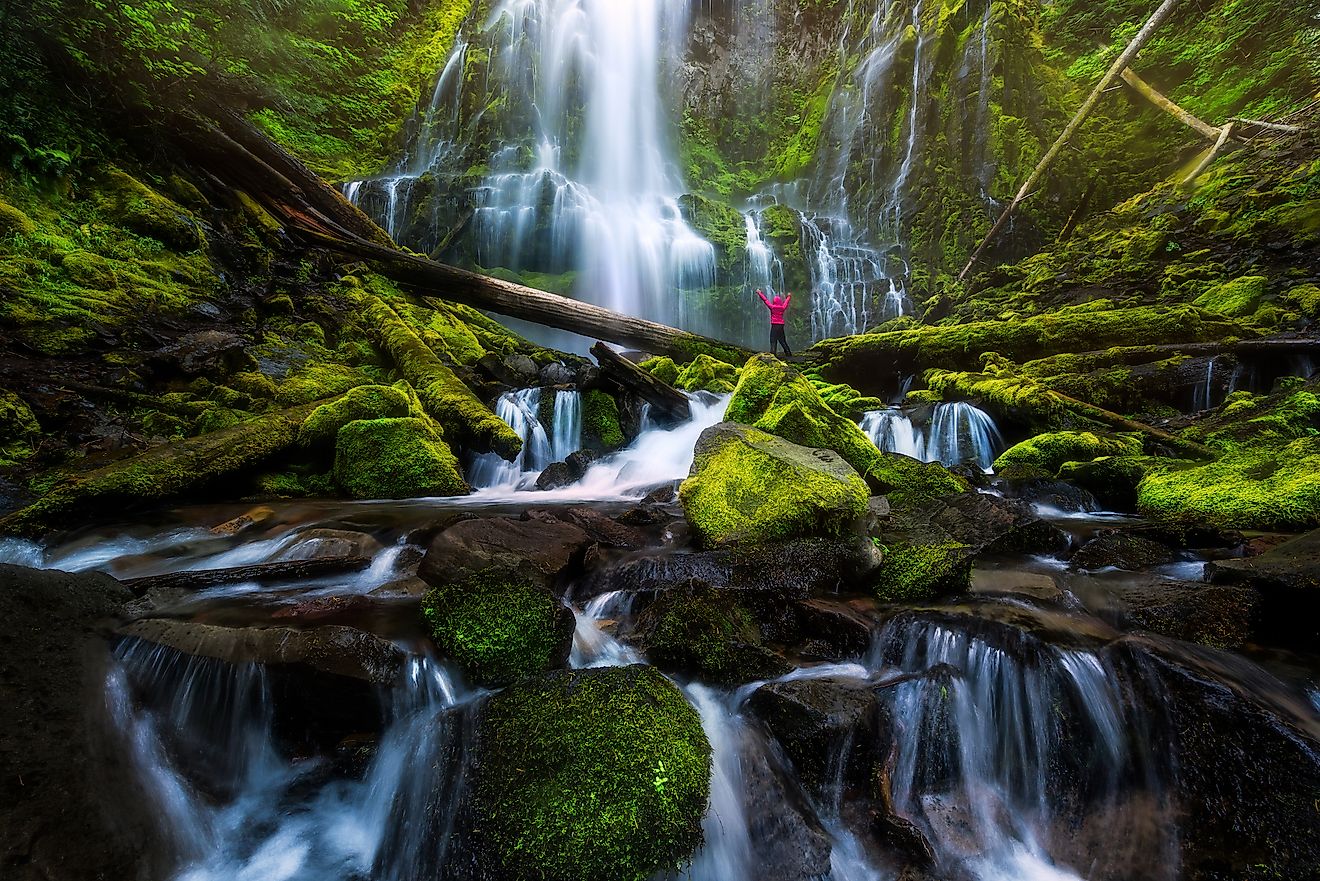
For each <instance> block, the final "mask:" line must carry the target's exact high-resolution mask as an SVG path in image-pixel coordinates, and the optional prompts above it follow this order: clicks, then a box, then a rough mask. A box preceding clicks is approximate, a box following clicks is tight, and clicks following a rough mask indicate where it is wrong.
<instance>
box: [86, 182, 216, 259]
mask: <svg viewBox="0 0 1320 881" xmlns="http://www.w3.org/2000/svg"><path fill="white" fill-rule="evenodd" d="M103 177H104V179H103V181H102V186H101V187H100V188H99V189H98V190H97V192H96V198H97V207H98V208H99V209H100V210H101V211H102V212H104V213H105V214H106V216H108V217H109V218H111V219H112V220H114V221H115V222H116V223H121V224H123V225H124V226H126V227H128V228H129V229H132V230H135V231H136V232H139V233H141V234H142V235H144V236H150V237H151V238H154V239H157V240H159V241H161V242H163V243H165V244H167V245H171V246H173V247H175V248H178V249H179V250H181V251H195V250H197V249H199V248H202V247H204V246H205V245H206V236H205V234H203V232H202V227H201V224H200V223H199V222H198V220H197V218H196V217H194V216H193V215H192V213H191V212H189V211H187V210H186V209H184V208H183V207H181V206H179V205H177V204H175V203H174V202H172V201H170V200H169V199H167V198H166V197H164V196H162V195H161V194H160V193H158V192H156V191H155V190H154V189H152V188H151V187H149V186H147V185H146V184H145V183H143V182H142V181H140V180H138V179H137V178H135V177H133V176H131V175H129V174H127V173H125V172H124V171H122V170H120V169H118V168H115V167H113V166H111V167H109V168H107V169H106V170H105V173H104V176H103Z"/></svg>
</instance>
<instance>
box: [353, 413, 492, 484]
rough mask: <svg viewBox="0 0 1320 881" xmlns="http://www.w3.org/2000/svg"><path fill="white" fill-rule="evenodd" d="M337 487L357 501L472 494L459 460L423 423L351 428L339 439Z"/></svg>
mask: <svg viewBox="0 0 1320 881" xmlns="http://www.w3.org/2000/svg"><path fill="white" fill-rule="evenodd" d="M334 474H335V482H336V483H338V484H339V485H340V486H341V487H343V488H344V490H345V491H346V492H347V493H348V494H349V495H350V496H352V497H353V498H357V499H409V498H416V497H419V496H459V495H467V494H468V493H469V492H471V490H470V488H469V487H468V485H467V483H466V482H465V481H464V480H463V474H462V472H461V471H460V470H459V465H458V458H457V457H456V456H455V455H454V454H453V452H451V451H450V449H449V446H448V445H447V444H446V443H445V442H444V440H443V439H442V438H441V437H440V435H439V434H437V433H436V431H435V429H434V428H433V427H432V425H431V424H429V423H428V422H425V421H423V420H421V419H371V420H360V421H357V422H350V423H349V424H348V425H345V426H344V427H343V428H341V429H339V434H338V435H337V436H336V438H335V470H334Z"/></svg>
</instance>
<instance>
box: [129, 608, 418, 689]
mask: <svg viewBox="0 0 1320 881" xmlns="http://www.w3.org/2000/svg"><path fill="white" fill-rule="evenodd" d="M119 632H120V633H121V634H122V635H124V636H129V637H134V638H136V639H141V640H143V641H145V642H150V643H154V644H156V645H163V646H167V647H169V648H172V649H174V650H175V651H178V652H182V653H183V654H186V655H193V656H195V657H202V658H213V659H215V660H217V661H224V662H226V663H229V664H264V665H267V666H281V665H286V666H297V667H303V668H306V669H307V670H309V671H314V672H316V673H325V674H329V675H331V676H335V677H342V678H346V679H356V680H360V681H362V682H370V683H374V684H376V685H389V684H392V683H393V682H394V681H395V679H397V678H398V675H399V671H400V670H401V669H402V667H403V662H404V658H405V655H404V653H403V650H402V649H400V648H398V647H397V646H395V645H394V644H393V643H390V642H387V641H386V640H383V639H381V638H380V637H377V636H373V635H372V634H370V633H367V632H365V631H362V630H357V629H355V628H352V627H339V626H326V627H316V628H313V629H311V630H293V629H290V628H286V627H218V626H216V625H213V624H200V623H197V622H193V621H174V620H166V619H163V618H157V619H151V620H146V621H137V622H134V623H132V624H129V625H127V626H125V627H123V628H122V629H121V630H120V631H119Z"/></svg>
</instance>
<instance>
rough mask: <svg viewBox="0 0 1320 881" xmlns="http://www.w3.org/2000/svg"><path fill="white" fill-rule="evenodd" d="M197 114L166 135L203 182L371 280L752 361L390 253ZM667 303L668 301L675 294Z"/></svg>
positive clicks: (572, 326)
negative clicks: (250, 204)
mask: <svg viewBox="0 0 1320 881" xmlns="http://www.w3.org/2000/svg"><path fill="white" fill-rule="evenodd" d="M205 110H206V112H207V113H208V114H209V115H210V116H211V117H213V118H214V122H211V121H208V120H204V119H199V118H196V117H180V118H179V119H178V120H177V122H178V125H177V126H176V134H177V136H178V137H179V139H180V141H181V143H182V146H183V147H184V148H185V149H186V150H187V151H188V153H189V155H190V156H191V157H192V158H193V159H194V160H195V161H197V162H198V163H199V164H201V165H202V166H203V167H205V168H206V169H207V171H208V172H209V173H210V174H211V175H213V176H214V177H215V178H216V179H218V180H220V181H222V182H225V183H226V184H227V185H229V186H231V187H234V188H236V189H239V190H243V191H244V192H246V193H248V194H249V195H250V196H252V197H253V198H254V199H256V200H257V201H258V202H260V203H261V205H262V206H263V207H264V208H266V209H267V210H268V211H270V212H271V214H272V215H274V216H275V217H276V218H277V219H279V220H280V222H281V223H283V224H284V226H285V228H286V230H287V231H288V232H290V233H291V234H296V235H299V236H301V237H302V238H304V239H306V240H307V241H309V242H311V243H313V244H315V245H318V246H320V247H323V248H325V249H327V250H330V251H335V252H337V253H339V254H343V255H345V256H348V257H352V258H354V259H358V260H365V261H369V262H370V263H371V264H372V266H373V268H375V270H376V271H377V272H379V273H380V274H381V275H384V276H387V277H389V278H391V279H393V280H395V281H397V282H400V283H402V284H405V285H408V286H409V287H412V288H415V289H417V290H418V291H419V292H421V293H427V294H434V295H436V296H439V297H441V298H443V299H445V300H450V301H452V302H455V303H462V304H464V305H467V306H472V307H474V308H477V309H483V310H486V311H489V312H494V313H497V314H499V315H505V316H508V317H510V318H518V319H522V320H524V321H531V322H533V323H535V324H540V325H543V326H545V327H553V328H556V329H558V330H567V331H570V332H572V333H577V334H581V335H583V336H587V337H592V338H595V339H603V340H607V341H609V342H612V343H616V344H618V345H621V346H631V347H634V348H638V349H642V350H644V351H647V352H653V353H655V354H660V355H669V356H670V357H672V358H674V359H676V360H682V361H687V360H691V359H692V358H693V357H695V356H696V355H699V354H701V353H703V352H704V353H707V354H710V355H712V356H714V357H716V358H719V359H720V360H723V361H728V362H730V363H736V364H740V363H742V362H743V361H745V360H747V358H748V357H750V356H751V354H752V353H751V352H750V351H748V350H746V349H744V348H742V347H740V346H735V345H731V344H728V343H722V342H720V341H718V340H713V339H710V338H708V337H703V336H699V335H698V334H694V333H688V332H687V331H683V330H678V329H677V328H673V327H669V326H667V325H664V324H660V323H658V322H655V321H647V320H645V319H641V318H633V317H631V316H628V315H622V314H620V313H618V312H613V311H611V310H609V309H605V308H602V307H600V306H595V305H592V304H590V303H583V302H580V301H577V300H572V299H569V298H568V297H561V296H558V295H556V294H551V293H547V292H545V291H539V290H536V289H535V288H529V287H525V286H523V285H519V284H513V283H511V282H507V281H501V280H499V279H494V278H489V277H488V276H484V275H480V274H478V273H475V272H468V271H466V270H463V269H458V268H456V267H453V266H448V265H446V264H443V263H437V262H435V261H433V260H430V259H428V258H426V257H423V256H421V255H419V254H413V253H411V252H408V251H403V250H400V249H399V248H398V246H396V245H395V244H394V243H393V242H391V241H390V239H389V237H388V236H387V235H386V234H385V233H384V231H382V230H381V229H380V228H379V227H378V226H376V225H375V224H374V223H372V221H371V220H370V219H369V218H367V216H366V215H365V214H363V213H362V212H361V211H360V210H358V209H357V208H356V207H355V206H353V205H352V204H350V203H349V202H348V200H347V199H345V198H344V197H343V194H341V193H340V192H338V191H337V190H335V189H333V188H332V187H330V186H329V185H327V184H326V183H325V182H324V181H322V180H321V179H320V178H318V177H317V176H316V175H315V174H313V173H312V172H311V171H310V170H308V169H307V168H306V166H304V165H303V164H302V163H301V162H299V161H298V160H297V159H295V158H294V157H293V156H291V155H290V154H289V153H288V152H287V151H285V150H284V149H283V148H281V147H280V146H279V145H278V144H276V143H274V142H273V141H271V140H270V139H269V138H267V137H266V136H265V134H263V133H262V132H261V131H260V130H259V129H257V128H256V127H255V126H253V125H252V124H251V123H249V122H248V121H247V120H245V119H243V118H242V117H239V116H237V115H235V114H234V113H233V112H232V111H229V110H226V109H225V108H223V107H219V106H216V105H209V106H207V107H206V108H205ZM673 295H674V296H678V292H677V291H675V292H673Z"/></svg>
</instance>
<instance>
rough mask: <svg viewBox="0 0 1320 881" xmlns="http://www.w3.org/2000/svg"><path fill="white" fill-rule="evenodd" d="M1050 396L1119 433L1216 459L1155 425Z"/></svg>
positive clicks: (1206, 450)
mask: <svg viewBox="0 0 1320 881" xmlns="http://www.w3.org/2000/svg"><path fill="white" fill-rule="evenodd" d="M1048 393H1049V394H1051V395H1053V396H1054V397H1056V398H1058V400H1059V401H1060V402H1061V403H1062V404H1063V406H1064V407H1065V408H1067V409H1068V410H1071V411H1072V412H1073V413H1075V414H1077V415H1078V416H1083V417H1085V418H1087V419H1090V420H1092V421H1093V422H1099V423H1100V424H1101V425H1108V426H1109V427H1110V428H1117V429H1118V430H1119V431H1131V432H1136V433H1138V434H1143V435H1145V436H1146V437H1148V438H1150V439H1152V440H1155V441H1158V442H1159V443H1162V444H1164V445H1165V446H1167V447H1170V448H1172V449H1174V450H1177V451H1178V452H1179V453H1183V454H1186V455H1189V456H1191V457H1192V458H1194V459H1206V460H1209V459H1214V458H1216V454H1215V452H1214V450H1211V449H1210V448H1209V447H1206V446H1203V445H1202V444H1198V443H1194V442H1192V441H1189V440H1185V439H1183V438H1180V437H1178V436H1177V435H1176V434H1170V433H1169V432H1167V431H1165V430H1163V429H1161V428H1156V427H1155V426H1153V425H1147V424H1146V423H1144V422H1137V421H1136V420H1135V419H1128V418H1127V417H1126V416H1122V415H1120V414H1118V413H1115V412H1114V411H1112V410H1106V409H1104V408H1103V407H1097V406H1096V405H1095V404H1088V403H1087V402H1086V401H1080V400H1078V399H1077V398H1074V397H1071V396H1069V395H1065V394H1064V393H1063V392H1056V391H1053V390H1050V391H1049V392H1048Z"/></svg>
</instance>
